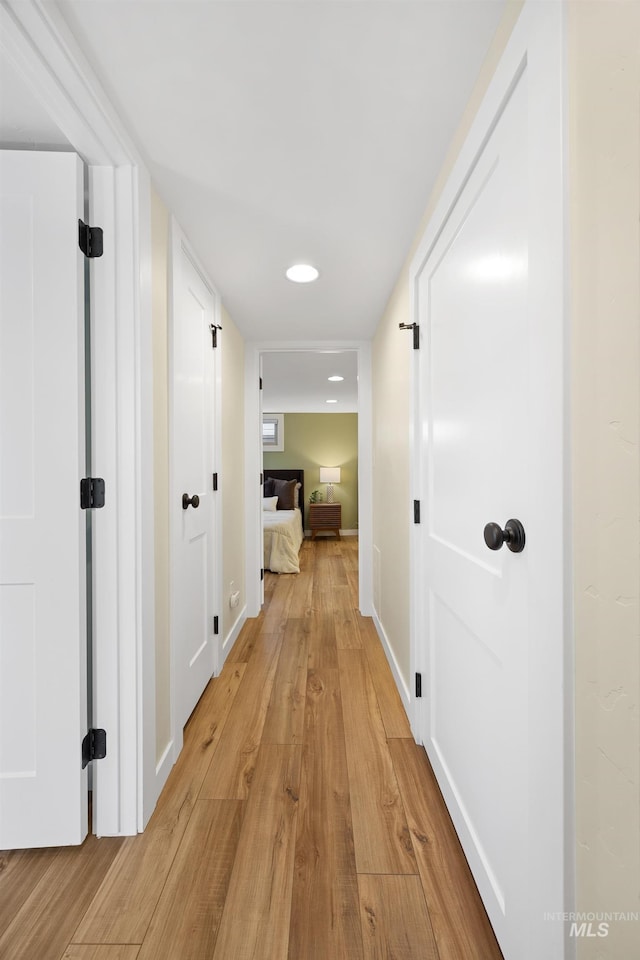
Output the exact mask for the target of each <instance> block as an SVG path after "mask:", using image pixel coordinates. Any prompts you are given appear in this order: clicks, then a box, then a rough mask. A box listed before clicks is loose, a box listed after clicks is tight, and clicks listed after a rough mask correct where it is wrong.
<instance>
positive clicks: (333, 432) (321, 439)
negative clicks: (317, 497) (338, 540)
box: [263, 413, 358, 530]
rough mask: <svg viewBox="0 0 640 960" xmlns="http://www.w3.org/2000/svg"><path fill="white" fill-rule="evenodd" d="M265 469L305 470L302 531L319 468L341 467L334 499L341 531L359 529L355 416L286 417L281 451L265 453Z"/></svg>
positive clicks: (322, 488) (319, 485)
mask: <svg viewBox="0 0 640 960" xmlns="http://www.w3.org/2000/svg"><path fill="white" fill-rule="evenodd" d="M263 463H264V466H265V467H273V468H274V469H278V468H284V467H291V468H292V469H301V470H304V496H305V501H306V502H305V528H308V526H309V524H308V516H309V494H310V493H311V491H312V490H319V491H320V493H321V494H322V498H323V500H324V499H326V484H324V483H320V479H319V477H320V467H321V466H323V467H340V471H341V472H340V483H339V484H336V485H335V487H334V499H335V500H337V501H338V502H339V503H341V504H342V529H343V530H357V528H358V414H357V413H285V415H284V451H283V452H282V453H265V454H264V455H263Z"/></svg>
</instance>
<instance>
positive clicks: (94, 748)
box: [82, 729, 107, 770]
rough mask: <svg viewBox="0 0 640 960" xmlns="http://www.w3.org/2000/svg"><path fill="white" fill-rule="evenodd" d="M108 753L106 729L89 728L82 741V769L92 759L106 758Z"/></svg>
mask: <svg viewBox="0 0 640 960" xmlns="http://www.w3.org/2000/svg"><path fill="white" fill-rule="evenodd" d="M106 755H107V732H106V730H100V729H98V730H89V733H88V734H87V735H86V737H85V738H84V740H83V741H82V769H83V770H84V768H85V767H86V766H87V764H88V763H91V761H92V760H104V758H105V757H106Z"/></svg>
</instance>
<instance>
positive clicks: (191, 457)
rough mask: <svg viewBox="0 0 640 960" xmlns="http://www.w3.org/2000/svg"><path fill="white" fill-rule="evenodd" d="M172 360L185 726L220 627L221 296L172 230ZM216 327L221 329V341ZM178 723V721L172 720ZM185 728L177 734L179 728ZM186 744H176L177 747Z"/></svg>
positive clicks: (179, 716)
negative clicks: (216, 558) (217, 593)
mask: <svg viewBox="0 0 640 960" xmlns="http://www.w3.org/2000/svg"><path fill="white" fill-rule="evenodd" d="M173 250H174V260H173V282H174V292H173V333H172V346H171V363H172V397H173V399H172V466H173V469H172V482H171V490H172V495H171V503H170V506H169V509H170V513H171V527H172V544H171V547H172V562H171V567H172V647H173V673H174V681H173V682H174V709H175V711H176V717H175V719H176V720H177V723H178V727H179V729H182V727H183V726H184V724H185V723H186V721H187V720H188V718H189V716H190V714H191V712H192V711H193V708H194V707H195V705H196V703H197V702H198V699H199V698H200V695H201V694H202V691H203V690H204V688H205V687H206V685H207V683H208V682H209V680H210V679H211V677H212V676H213V674H214V672H215V670H216V667H217V663H216V652H217V641H216V635H215V633H214V630H215V629H216V624H215V621H214V617H216V611H215V609H214V598H215V590H214V586H215V577H216V571H215V570H214V556H215V550H214V536H215V529H214V527H215V525H214V519H215V508H214V496H215V493H214V489H213V488H214V479H213V476H214V472H215V469H216V468H215V442H214V441H215V437H214V424H215V409H214V405H215V401H216V391H215V374H216V366H215V357H216V349H218V348H216V349H214V347H213V341H214V336H213V331H212V325H214V324H216V323H217V304H216V298H215V295H214V293H213V291H212V289H211V288H210V287H209V285H208V283H207V282H206V281H205V280H204V278H203V276H202V274H201V272H200V271H199V270H198V269H197V268H196V266H195V264H194V262H193V260H192V257H191V255H190V252H189V250H188V248H187V246H186V243H185V241H184V238H182V236H181V235H180V234H179V231H178V229H177V227H176V228H175V230H174V246H173ZM217 338H218V334H217V333H216V342H217ZM174 729H175V727H174ZM178 735H179V734H178ZM179 746H180V744H178V747H179Z"/></svg>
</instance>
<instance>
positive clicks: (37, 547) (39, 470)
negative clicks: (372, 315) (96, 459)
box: [0, 151, 87, 849]
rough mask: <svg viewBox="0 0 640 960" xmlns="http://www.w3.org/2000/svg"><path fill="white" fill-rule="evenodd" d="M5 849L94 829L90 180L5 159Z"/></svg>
mask: <svg viewBox="0 0 640 960" xmlns="http://www.w3.org/2000/svg"><path fill="white" fill-rule="evenodd" d="M0 191H1V195H0V207H1V209H0V265H1V270H2V273H1V277H0V285H1V294H0V296H1V300H0V849H7V848H17V847H41V846H61V845H67V844H79V843H81V842H82V840H83V839H84V837H85V836H86V833H87V771H86V769H85V770H82V768H81V744H82V739H83V737H84V735H85V733H86V731H87V706H86V697H87V664H86V562H85V549H86V546H85V514H84V513H83V512H82V510H81V509H80V498H79V485H80V479H81V477H82V476H84V414H85V396H84V257H83V254H82V253H81V251H80V249H79V246H78V219H79V218H81V216H82V209H83V171H82V163H81V161H80V158H79V157H78V156H77V155H76V154H72V153H38V152H35V151H0Z"/></svg>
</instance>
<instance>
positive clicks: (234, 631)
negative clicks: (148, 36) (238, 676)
mask: <svg viewBox="0 0 640 960" xmlns="http://www.w3.org/2000/svg"><path fill="white" fill-rule="evenodd" d="M246 619H247V605H246V603H245V605H244V607H243V608H242V610H241V611H240V613H239V614H238V618H237V620H236V622H235V623H234V625H233V626H232V627H231V630H230V631H229V633H228V634H227V636H226V637H225V639H224V640H223V641H222V648H221V650H220V654H221V657H220V664H219V667H220V670H222V668H223V666H224V662H225V660H226V659H227V655H228V653H229V650H231V647H232V646H233V645H234V643H235V642H236V640H237V639H238V637H239V636H240V631H241V630H242V628H243V627H244V625H245V621H246Z"/></svg>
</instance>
